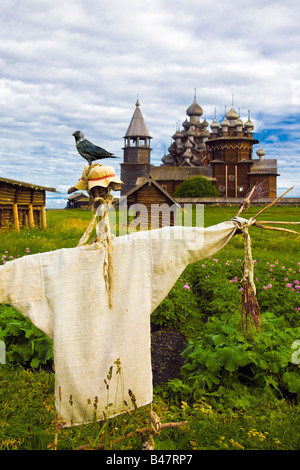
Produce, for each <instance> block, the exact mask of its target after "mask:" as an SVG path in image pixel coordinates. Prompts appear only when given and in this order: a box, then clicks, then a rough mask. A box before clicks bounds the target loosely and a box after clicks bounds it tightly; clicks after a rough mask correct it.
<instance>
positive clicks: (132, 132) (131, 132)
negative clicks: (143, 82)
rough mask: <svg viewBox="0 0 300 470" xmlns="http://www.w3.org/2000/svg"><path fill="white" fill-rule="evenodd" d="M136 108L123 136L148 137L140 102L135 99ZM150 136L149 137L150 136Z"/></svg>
mask: <svg viewBox="0 0 300 470" xmlns="http://www.w3.org/2000/svg"><path fill="white" fill-rule="evenodd" d="M135 106H136V108H135V111H134V113H133V116H132V118H131V121H130V124H129V127H128V129H127V131H126V134H125V137H150V134H149V131H148V129H147V126H146V123H145V121H144V118H143V115H142V112H141V110H140V102H139V100H137V102H136V105H135ZM150 138H151V137H150Z"/></svg>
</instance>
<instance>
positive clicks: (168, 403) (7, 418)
mask: <svg viewBox="0 0 300 470" xmlns="http://www.w3.org/2000/svg"><path fill="white" fill-rule="evenodd" d="M258 210H259V208H256V207H251V208H250V209H249V210H248V211H247V212H245V213H244V217H246V218H250V217H251V216H253V215H254V214H255V213H257V212H258ZM236 212H237V209H236V207H234V206H231V207H224V208H221V207H209V208H206V209H205V213H204V215H205V226H209V225H213V224H216V223H220V222H223V221H224V220H229V219H231V218H232V217H233V216H234V215H235V214H236ZM299 214H300V210H299V209H298V208H293V207H286V208H283V209H282V208H280V207H272V208H271V209H269V210H268V211H267V212H266V213H265V214H263V215H262V216H261V218H260V219H261V220H285V221H299ZM90 220H91V213H90V212H89V211H80V210H71V211H66V210H61V211H56V210H49V211H47V224H48V229H47V231H45V232H43V231H41V230H38V229H32V230H21V231H20V232H19V233H17V232H14V231H7V232H1V233H0V256H1V255H3V254H4V253H5V252H7V253H6V254H5V256H7V258H8V257H9V256H12V257H13V258H15V257H17V256H18V255H20V256H23V255H26V254H28V252H29V253H37V252H44V251H49V250H55V249H59V248H63V247H64V248H68V247H74V246H76V245H77V244H78V241H79V239H80V237H81V235H82V234H83V233H84V231H85V230H86V228H87V226H88V224H89V222H90ZM287 227H288V226H287ZM288 228H290V227H288ZM250 234H251V238H252V252H253V258H254V259H255V260H257V261H258V265H259V263H261V265H263V266H265V264H266V262H268V263H270V264H274V263H275V262H276V261H278V265H280V264H284V265H285V266H289V265H290V264H291V263H295V261H299V262H300V244H299V236H296V235H290V234H285V233H283V232H273V231H271V230H262V229H259V228H255V227H252V228H251V229H250ZM216 256H217V257H218V263H219V264H221V263H222V264H223V265H224V264H225V263H226V261H227V260H231V261H232V264H234V263H235V264H237V262H236V260H237V259H243V257H244V245H243V237H242V236H236V237H234V238H233V239H232V240H231V242H230V243H229V244H228V245H227V246H226V247H225V248H224V249H223V250H221V251H220V252H219V253H217V255H216ZM206 261H207V260H203V262H204V263H205V262H206ZM201 263H202V262H201ZM215 269H217V268H215ZM232 269H233V268H232ZM263 269H265V268H263ZM193 270H195V272H198V268H197V265H193V266H192V267H189V268H187V271H186V273H183V275H182V277H183V278H184V276H185V275H188V274H189V272H192V271H193ZM214 272H216V273H217V271H214ZM232 272H235V271H234V270H233V271H232ZM263 273H265V271H263ZM201 275H202V274H201ZM264 275H265V274H264ZM200 278H201V276H200ZM219 280H220V277H219V278H218V279H217V278H216V282H215V283H213V280H211V282H210V280H209V279H208V280H206V282H207V284H206V286H207V288H210V289H212V290H213V289H216V288H217V281H218V282H219ZM179 282H180V280H179ZM203 282H204V278H203ZM223 288H224V292H225V290H226V288H225V287H224V286H223ZM258 289H259V292H260V295H261V300H262V304H263V305H264V304H266V305H267V304H268V303H269V302H270V299H271V297H267V296H268V295H269V296H270V295H271V293H270V292H269V291H266V293H264V292H262V293H261V286H260V285H258ZM176 290H177V291H178V292H179V287H176V289H175V291H174V295H175V294H176ZM180 292H181V291H180ZM178 295H179V294H178ZM193 295H194V294H193ZM195 295H196V294H195ZM230 301H231V299H228V300H227V302H228V304H226V303H224V306H225V305H229V303H230ZM185 302H186V303H185ZM278 303H279V304H280V298H279V300H278ZM176 305H177V307H176V309H177V308H178V310H177V311H178V312H179V309H180V302H178V301H177V304H176ZM191 305H192V304H191V303H189V304H188V301H184V300H183V301H182V302H181V306H183V307H182V310H185V309H188V308H191V310H192V307H191ZM175 314H176V311H175ZM182 314H183V312H182ZM189 318H191V320H189V321H190V322H192V321H193V322H196V321H198V322H199V319H197V317H195V318H194V319H193V316H192V314H191V316H190V317H189ZM170 321H171V320H170ZM179 324H180V322H179ZM197 328H198V325H196V324H195V325H194V327H193V324H191V323H190V324H189V325H188V328H186V329H185V326H184V322H183V323H182V329H183V330H184V331H185V333H186V334H188V335H190V336H191V337H192V336H193V329H194V330H195V329H197ZM201 328H202V327H201ZM201 328H200V329H199V331H200V332H201V331H202V330H201ZM196 336H197V335H196ZM194 339H195V338H194ZM299 339H300V338H299ZM298 368H299V367H298ZM176 386H177V390H176ZM236 387H237V388H236V394H235V395H234V394H233V392H232V391H230V393H229V391H228V392H227V393H224V394H220V393H219V392H217V391H216V392H214V393H209V394H208V393H207V394H205V393H203V394H198V395H197V394H196V395H195V396H194V398H193V399H192V398H191V395H190V390H189V389H188V387H187V386H186V385H184V384H182V383H180V382H178V383H177V382H175V383H174V384H173V386H170V385H169V384H166V385H163V386H157V387H156V388H155V390H154V399H153V410H154V411H155V412H156V413H157V414H158V415H159V416H160V418H161V421H162V422H179V421H183V420H187V421H188V425H185V426H184V427H182V428H180V429H165V430H163V431H162V432H161V433H160V435H159V436H157V437H155V448H156V449H157V450H159V449H161V450H192V449H199V450H203V449H215V450H227V449H228V450H242V449H244V450H297V449H299V447H300V442H299V436H300V405H299V403H298V401H297V399H296V395H295V394H293V393H284V394H282V393H279V394H276V393H273V392H274V390H273V389H272V387H264V388H261V387H259V386H257V387H256V388H254V389H253V388H252V389H250V388H247V385H243V386H241V385H239V387H238V386H236ZM242 399H243V400H244V401H243V403H242ZM147 413H148V407H145V408H141V409H138V410H136V411H135V412H132V413H130V414H129V413H126V414H123V415H120V416H119V417H116V418H113V419H111V420H109V422H108V425H107V426H106V427H105V428H104V429H103V432H102V433H99V423H92V424H90V425H84V426H78V427H73V428H68V429H60V427H59V423H57V421H56V415H55V409H54V374H48V373H46V372H42V371H41V372H37V371H31V370H28V369H24V368H23V367H21V366H19V365H11V364H7V365H1V366H0V450H4V449H12V450H13V449H16V450H19V449H20V450H23V449H34V450H39V449H49V448H52V447H53V442H54V436H55V433H56V432H58V440H57V448H58V449H75V448H77V447H79V446H82V445H91V446H97V444H98V443H99V440H101V439H102V438H104V434H105V436H106V442H107V446H108V447H109V448H112V449H141V446H142V443H141V439H140V438H139V437H134V438H132V439H130V440H126V441H123V442H121V443H118V444H115V443H114V441H115V439H116V438H118V437H120V436H123V435H125V434H126V433H129V432H131V431H133V430H135V429H137V428H141V427H144V426H146V425H147V424H148V418H147Z"/></svg>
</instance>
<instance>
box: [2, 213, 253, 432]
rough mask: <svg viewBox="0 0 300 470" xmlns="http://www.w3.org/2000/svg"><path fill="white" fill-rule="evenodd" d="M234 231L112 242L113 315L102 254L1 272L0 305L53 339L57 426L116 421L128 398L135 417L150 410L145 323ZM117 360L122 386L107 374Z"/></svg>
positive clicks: (33, 259)
mask: <svg viewBox="0 0 300 470" xmlns="http://www.w3.org/2000/svg"><path fill="white" fill-rule="evenodd" d="M239 220H240V221H244V219H239ZM236 228H237V225H236V223H235V222H234V221H229V222H223V223H221V224H218V225H214V226H212V227H208V228H205V229H204V228H193V227H165V228H162V229H157V230H152V231H147V232H137V233H133V234H130V235H125V236H121V237H117V238H114V239H113V266H114V288H113V296H112V301H113V306H112V308H109V303H108V293H107V290H106V288H105V281H104V278H103V260H104V254H105V247H104V246H103V245H99V244H93V245H91V246H81V247H76V248H67V249H60V250H56V251H51V252H46V253H41V254H35V255H28V256H24V257H23V258H20V259H18V260H13V261H10V262H9V263H7V264H5V265H3V266H0V303H6V304H10V305H11V306H12V307H14V308H15V309H16V310H18V311H19V312H21V313H22V314H23V315H24V316H26V317H28V318H29V319H30V320H31V321H32V322H33V323H34V324H35V325H36V326H37V327H38V328H40V329H41V330H42V331H43V332H44V333H46V335H48V336H49V337H50V338H52V339H53V351H54V361H55V397H56V410H57V413H58V414H59V416H61V417H62V419H63V420H64V421H65V425H66V426H71V425H79V424H83V423H89V422H91V421H92V420H93V419H94V413H96V419H97V420H101V419H103V417H104V415H103V411H105V413H106V415H107V416H108V417H112V416H115V415H117V414H120V413H122V412H123V411H124V410H125V408H126V406H125V404H124V400H125V401H126V402H127V409H132V403H131V399H130V397H129V396H128V390H129V389H131V390H132V392H133V393H134V396H135V398H136V405H137V406H138V407H139V406H143V405H146V404H149V403H151V401H152V368H151V351H150V348H151V344H150V315H151V313H152V312H153V311H154V309H155V308H156V307H157V306H158V305H159V304H160V302H161V301H162V300H163V299H164V297H165V296H166V295H167V293H168V292H169V291H170V289H171V288H172V286H173V285H174V283H175V282H176V280H177V279H178V277H179V276H180V274H181V273H182V271H183V270H184V269H185V267H186V266H187V265H188V264H189V263H193V262H195V261H197V260H200V259H203V258H207V257H209V256H211V255H213V254H214V253H215V252H217V251H218V250H220V249H221V248H223V247H224V246H225V245H226V244H227V242H228V241H229V240H230V239H231V238H232V236H233V235H234V234H235V231H236ZM118 359H119V360H120V366H121V371H122V377H121V376H120V374H117V373H116V372H117V366H116V365H115V364H114V362H115V361H117V360H118ZM111 366H113V370H112V377H111V380H110V381H108V379H107V375H108V372H109V370H110V367H111ZM118 379H119V380H118ZM120 379H122V380H120ZM104 380H106V381H107V384H108V389H107V387H106V384H105V383H104ZM71 395H72V402H73V404H72V405H71V404H70V403H69V400H70V396H71ZM95 397H97V399H96V400H95ZM89 401H90V403H89ZM95 401H97V404H96V406H97V409H95V407H94V406H93V403H95ZM108 404H112V405H110V406H109V407H108V408H107V406H108Z"/></svg>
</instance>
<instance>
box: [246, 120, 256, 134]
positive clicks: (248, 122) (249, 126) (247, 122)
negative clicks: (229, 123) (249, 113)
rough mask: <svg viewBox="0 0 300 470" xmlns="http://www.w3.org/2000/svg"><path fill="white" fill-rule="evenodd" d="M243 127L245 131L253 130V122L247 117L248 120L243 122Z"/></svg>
mask: <svg viewBox="0 0 300 470" xmlns="http://www.w3.org/2000/svg"><path fill="white" fill-rule="evenodd" d="M245 129H246V130H247V132H252V131H253V129H254V124H253V122H252V121H251V120H250V119H248V121H246V122H245Z"/></svg>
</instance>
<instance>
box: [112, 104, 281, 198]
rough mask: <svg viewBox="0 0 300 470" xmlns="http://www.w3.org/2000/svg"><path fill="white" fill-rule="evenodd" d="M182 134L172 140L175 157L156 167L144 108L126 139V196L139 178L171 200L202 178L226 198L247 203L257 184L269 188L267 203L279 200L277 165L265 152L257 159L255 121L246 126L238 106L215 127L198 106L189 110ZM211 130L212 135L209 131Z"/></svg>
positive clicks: (169, 156) (123, 169)
mask: <svg viewBox="0 0 300 470" xmlns="http://www.w3.org/2000/svg"><path fill="white" fill-rule="evenodd" d="M186 115H187V116H186V119H185V121H184V122H183V123H182V129H181V130H180V129H177V130H176V132H175V134H174V135H173V136H172V139H173V140H174V142H173V143H172V144H171V146H170V147H169V149H168V151H169V153H168V154H167V155H164V156H163V158H162V165H160V166H153V165H151V162H150V153H151V148H150V139H151V137H150V135H149V132H148V129H147V126H146V124H145V122H144V119H143V116H142V113H141V110H140V103H139V102H137V103H136V110H135V112H134V114H133V117H132V119H131V122H130V125H129V128H128V130H127V132H126V134H125V147H124V163H123V164H122V165H121V179H122V181H123V182H124V187H123V190H122V195H124V194H126V193H127V192H128V191H131V190H132V189H133V188H134V187H135V185H136V184H137V181H138V178H141V177H143V178H149V177H150V176H151V177H152V178H153V179H154V180H155V181H156V182H157V183H159V185H160V186H161V187H162V188H163V189H164V190H165V191H167V192H168V193H169V194H170V195H171V196H172V195H173V194H174V191H175V190H176V189H177V187H178V186H179V184H180V183H182V182H183V181H185V180H186V179H188V178H191V177H192V176H196V175H201V176H204V177H205V178H208V179H210V180H211V181H212V183H213V184H214V185H215V187H216V188H217V189H218V191H219V194H220V197H224V198H227V197H231V198H232V197H234V198H240V197H244V196H245V195H246V194H247V193H248V191H249V190H250V189H251V188H252V187H253V186H254V185H255V183H258V182H261V181H264V182H265V183H266V188H267V193H266V197H276V192H277V190H276V180H277V176H279V175H278V173H277V160H276V159H268V158H265V152H264V151H263V149H262V148H260V149H259V150H258V151H257V152H256V154H257V157H258V158H253V155H252V154H253V146H254V145H256V144H258V143H259V142H258V140H257V139H255V138H254V124H253V122H252V121H251V119H250V112H248V120H247V121H246V122H243V121H242V120H241V118H240V115H239V113H237V112H236V111H235V109H234V107H233V106H232V108H231V109H230V110H229V111H228V112H225V117H224V119H223V120H222V121H221V122H220V123H219V122H217V120H216V117H215V119H214V121H213V122H212V123H211V124H210V125H209V123H208V122H207V120H206V119H204V120H201V116H202V115H203V110H202V108H201V106H199V104H198V103H197V100H196V95H195V96H194V101H193V103H192V104H191V105H190V106H189V107H188V108H187V110H186ZM209 128H210V130H209Z"/></svg>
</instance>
